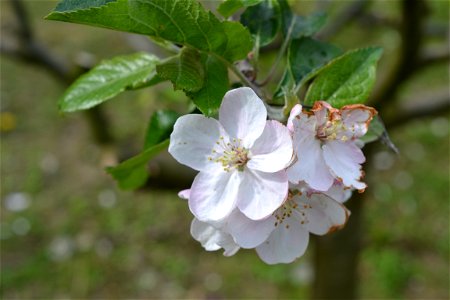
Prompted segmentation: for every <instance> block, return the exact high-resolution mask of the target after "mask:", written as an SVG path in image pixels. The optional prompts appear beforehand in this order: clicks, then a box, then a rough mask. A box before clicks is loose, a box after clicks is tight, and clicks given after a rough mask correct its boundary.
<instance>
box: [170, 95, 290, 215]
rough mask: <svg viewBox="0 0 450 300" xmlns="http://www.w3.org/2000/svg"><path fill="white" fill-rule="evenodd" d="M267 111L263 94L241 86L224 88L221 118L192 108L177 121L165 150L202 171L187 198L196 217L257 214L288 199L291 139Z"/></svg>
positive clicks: (267, 210) (287, 131) (288, 133)
mask: <svg viewBox="0 0 450 300" xmlns="http://www.w3.org/2000/svg"><path fill="white" fill-rule="evenodd" d="M266 117H267V111H266V108H265V106H264V104H263V102H262V100H261V99H259V98H258V96H257V95H256V94H255V92H253V90H252V89H250V88H246V87H243V88H238V89H234V90H231V91H229V92H227V93H226V94H225V97H224V99H223V101H222V104H221V106H220V110H219V120H216V119H213V118H208V117H205V116H202V115H195V114H190V115H185V116H182V117H180V118H179V119H178V120H177V122H176V123H175V125H174V130H173V133H172V135H171V136H170V146H169V153H170V154H171V155H172V156H173V157H174V158H175V159H176V160H177V161H178V162H180V163H182V164H184V165H187V166H189V167H191V168H193V169H195V170H197V171H200V172H199V173H198V174H197V176H196V177H195V179H194V182H193V184H192V187H191V192H190V197H189V202H188V203H189V208H190V209H191V211H192V213H193V214H194V215H195V216H196V217H197V218H198V219H199V220H201V221H206V222H209V221H218V220H221V219H224V218H225V217H227V216H228V215H229V214H230V213H231V212H232V211H233V210H234V209H235V208H237V209H238V210H240V211H241V212H242V213H243V214H245V215H246V216H247V217H248V218H250V219H253V220H258V219H262V218H265V217H267V216H269V215H270V214H271V213H273V212H274V211H275V210H276V209H277V208H278V207H280V205H281V204H282V203H283V201H284V200H285V199H286V196H287V192H288V178H287V174H286V171H285V170H284V169H285V168H286V167H287V165H288V164H289V162H290V161H291V158H292V153H293V150H292V139H291V136H290V132H289V130H288V129H287V128H286V127H285V126H284V125H282V124H281V123H279V122H278V121H274V120H270V121H266Z"/></svg>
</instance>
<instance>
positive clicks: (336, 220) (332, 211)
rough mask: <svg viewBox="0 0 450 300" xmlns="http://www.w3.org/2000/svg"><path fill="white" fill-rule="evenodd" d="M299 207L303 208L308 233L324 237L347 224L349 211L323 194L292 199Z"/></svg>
mask: <svg viewBox="0 0 450 300" xmlns="http://www.w3.org/2000/svg"><path fill="white" fill-rule="evenodd" d="M294 199H295V200H294V201H296V202H297V203H298V205H299V207H300V208H302V207H303V209H302V210H303V211H304V213H305V216H306V220H307V221H306V223H305V225H306V228H308V231H310V232H312V233H314V234H318V235H324V234H327V233H329V232H333V231H335V230H337V229H340V228H342V227H343V226H344V225H345V223H347V220H348V217H349V215H350V213H349V211H348V210H347V209H346V208H345V206H343V205H342V204H340V203H339V202H337V201H334V200H333V199H331V198H330V197H328V196H326V195H324V194H312V195H311V196H310V197H307V196H306V195H305V194H303V195H302V196H296V197H295V198H294Z"/></svg>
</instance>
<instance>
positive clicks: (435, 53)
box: [417, 47, 450, 68]
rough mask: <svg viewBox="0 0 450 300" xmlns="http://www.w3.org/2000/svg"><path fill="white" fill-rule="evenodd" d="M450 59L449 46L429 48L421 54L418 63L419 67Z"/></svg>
mask: <svg viewBox="0 0 450 300" xmlns="http://www.w3.org/2000/svg"><path fill="white" fill-rule="evenodd" d="M449 59H450V49H449V48H448V47H442V48H439V49H428V50H426V51H424V53H423V54H422V55H421V57H420V59H419V61H418V63H417V68H423V67H428V66H430V65H433V64H439V63H444V62H448V60H449Z"/></svg>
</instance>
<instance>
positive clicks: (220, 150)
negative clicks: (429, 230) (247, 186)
mask: <svg viewBox="0 0 450 300" xmlns="http://www.w3.org/2000/svg"><path fill="white" fill-rule="evenodd" d="M216 145H217V149H213V150H212V153H213V156H214V157H213V156H211V157H208V160H210V161H212V162H215V163H220V164H221V165H222V167H223V170H224V171H226V172H230V171H231V170H232V169H237V170H238V171H243V170H244V166H245V165H246V164H247V162H248V161H249V160H250V158H249V150H248V149H246V148H244V147H243V146H242V140H241V139H232V140H231V141H230V142H225V140H224V138H223V136H221V137H220V138H219V140H218V141H217V142H216Z"/></svg>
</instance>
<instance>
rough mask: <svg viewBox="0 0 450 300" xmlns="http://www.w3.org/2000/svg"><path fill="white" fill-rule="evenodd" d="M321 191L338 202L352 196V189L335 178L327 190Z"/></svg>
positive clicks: (342, 201)
mask: <svg viewBox="0 0 450 300" xmlns="http://www.w3.org/2000/svg"><path fill="white" fill-rule="evenodd" d="M323 193H324V194H325V195H327V196H328V197H330V198H331V199H333V200H335V201H337V202H339V203H344V202H346V201H347V200H348V199H350V197H351V196H352V190H351V189H350V188H347V187H345V186H344V185H343V184H342V182H339V181H337V180H336V181H335V182H334V184H333V185H332V186H331V188H330V189H329V190H328V191H326V192H323Z"/></svg>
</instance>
